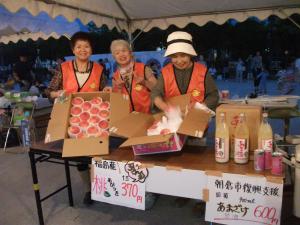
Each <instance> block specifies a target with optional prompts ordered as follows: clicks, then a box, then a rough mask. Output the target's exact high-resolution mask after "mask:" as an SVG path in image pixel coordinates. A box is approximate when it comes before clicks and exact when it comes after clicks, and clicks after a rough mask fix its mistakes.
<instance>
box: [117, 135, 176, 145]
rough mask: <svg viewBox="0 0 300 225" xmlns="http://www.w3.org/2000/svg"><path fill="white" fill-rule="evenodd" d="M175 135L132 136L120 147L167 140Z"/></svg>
mask: <svg viewBox="0 0 300 225" xmlns="http://www.w3.org/2000/svg"><path fill="white" fill-rule="evenodd" d="M173 135H174V134H167V135H153V136H143V137H132V138H129V139H128V140H127V141H125V142H124V143H123V144H122V145H121V146H120V147H128V146H133V145H141V144H149V143H161V142H166V141H168V140H169V139H170V138H171V137H172V136H173Z"/></svg>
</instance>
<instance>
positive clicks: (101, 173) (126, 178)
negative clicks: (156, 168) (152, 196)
mask: <svg viewBox="0 0 300 225" xmlns="http://www.w3.org/2000/svg"><path fill="white" fill-rule="evenodd" d="M92 166H93V173H92V177H91V182H92V186H91V189H92V190H91V193H92V199H93V200H96V201H101V202H107V203H111V204H115V205H121V206H126V207H130V208H136V209H143V210H144V209H145V181H146V179H147V177H148V175H149V171H148V169H147V168H141V163H139V162H134V161H129V162H127V163H125V162H119V161H112V160H102V159H101V160H94V159H93V161H92Z"/></svg>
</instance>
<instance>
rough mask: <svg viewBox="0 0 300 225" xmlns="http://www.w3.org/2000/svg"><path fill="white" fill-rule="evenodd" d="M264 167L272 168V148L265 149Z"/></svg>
mask: <svg viewBox="0 0 300 225" xmlns="http://www.w3.org/2000/svg"><path fill="white" fill-rule="evenodd" d="M265 169H266V170H270V169H272V150H271V149H270V150H269V149H268V150H265Z"/></svg>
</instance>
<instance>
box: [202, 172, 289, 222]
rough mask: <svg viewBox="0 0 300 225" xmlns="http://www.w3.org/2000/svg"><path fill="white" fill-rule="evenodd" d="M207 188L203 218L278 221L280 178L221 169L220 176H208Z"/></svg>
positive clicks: (280, 191)
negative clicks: (238, 173) (246, 174)
mask: <svg viewBox="0 0 300 225" xmlns="http://www.w3.org/2000/svg"><path fill="white" fill-rule="evenodd" d="M276 180H277V179H276ZM278 181H281V179H280V178H279V179H278ZM207 190H208V191H209V197H208V201H207V202H206V214H205V220H206V221H211V222H215V223H221V224H236V225H253V224H271V225H279V224H280V215H281V205H282V192H283V183H282V182H275V183H273V182H268V181H267V179H266V178H265V177H256V176H255V177H254V176H245V175H237V174H234V175H233V174H226V173H223V175H222V176H221V177H218V176H210V175H209V176H208V182H207Z"/></svg>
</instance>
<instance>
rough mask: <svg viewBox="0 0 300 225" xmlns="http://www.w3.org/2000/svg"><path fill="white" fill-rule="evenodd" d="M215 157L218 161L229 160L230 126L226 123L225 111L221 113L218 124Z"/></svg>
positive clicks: (224, 161)
mask: <svg viewBox="0 0 300 225" xmlns="http://www.w3.org/2000/svg"><path fill="white" fill-rule="evenodd" d="M215 158H216V162H218V163H226V162H228V161H229V128H228V126H227V124H226V119H225V113H220V120H219V121H217V124H216V133H215Z"/></svg>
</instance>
